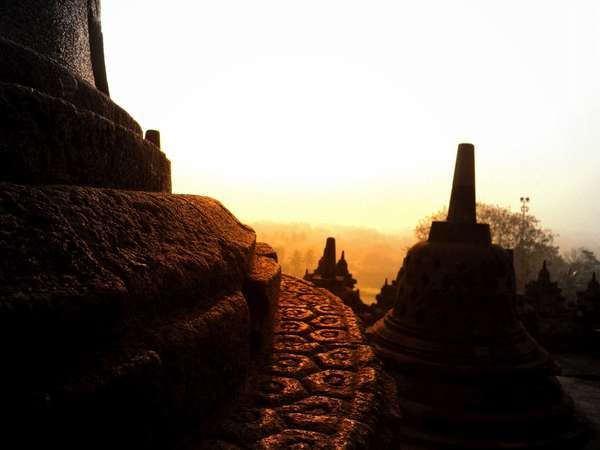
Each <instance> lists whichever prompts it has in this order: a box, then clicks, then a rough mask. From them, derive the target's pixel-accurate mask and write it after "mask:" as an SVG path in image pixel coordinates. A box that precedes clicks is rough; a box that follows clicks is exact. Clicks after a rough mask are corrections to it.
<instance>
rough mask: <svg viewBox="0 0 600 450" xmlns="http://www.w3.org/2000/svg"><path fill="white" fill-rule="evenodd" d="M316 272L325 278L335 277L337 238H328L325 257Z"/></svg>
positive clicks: (324, 251)
mask: <svg viewBox="0 0 600 450" xmlns="http://www.w3.org/2000/svg"><path fill="white" fill-rule="evenodd" d="M316 272H317V273H319V274H320V275H322V276H323V277H327V278H330V277H335V273H336V263H335V238H333V237H329V238H327V241H326V243H325V250H323V256H322V257H321V259H320V260H319V267H318V268H317V270H316Z"/></svg>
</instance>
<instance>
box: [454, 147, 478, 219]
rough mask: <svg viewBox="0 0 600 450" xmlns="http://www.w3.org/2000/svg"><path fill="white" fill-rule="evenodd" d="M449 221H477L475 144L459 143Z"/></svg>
mask: <svg viewBox="0 0 600 450" xmlns="http://www.w3.org/2000/svg"><path fill="white" fill-rule="evenodd" d="M447 221H448V222H459V223H476V222H477V216H476V213H475V147H474V146H473V144H459V145H458V153H457V155H456V165H455V167H454V181H453V183H452V195H451V196H450V207H449V208H448V218H447Z"/></svg>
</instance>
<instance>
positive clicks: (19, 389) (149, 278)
mask: <svg viewBox="0 0 600 450" xmlns="http://www.w3.org/2000/svg"><path fill="white" fill-rule="evenodd" d="M254 245H255V234H254V232H253V231H252V230H251V229H249V228H247V227H245V226H244V225H242V224H240V223H239V222H238V221H237V220H236V219H235V217H234V216H233V215H231V213H229V211H227V210H226V209H225V208H224V207H223V206H221V204H220V203H218V202H217V201H215V200H212V199H209V198H206V197H198V196H189V195H169V194H156V193H154V194H153V193H143V192H126V191H114V190H107V189H91V188H80V187H67V186H55V187H30V186H20V185H11V184H6V183H0V254H1V255H2V258H0V352H2V355H3V365H2V367H3V369H2V371H1V372H0V396H1V397H2V398H3V402H2V404H1V405H0V415H1V416H2V417H7V416H8V417H12V419H11V420H12V421H13V422H14V423H15V427H13V428H14V430H15V433H17V434H18V433H19V427H18V425H19V423H22V424H25V425H26V426H25V428H27V429H28V430H30V429H42V430H43V429H46V428H47V429H48V430H49V433H50V432H51V434H50V435H47V434H43V433H42V434H39V435H34V434H30V435H28V436H27V439H32V440H33V441H35V439H37V438H38V437H39V438H40V439H42V438H43V439H45V440H47V441H52V442H55V443H61V444H64V446H63V448H72V447H74V446H75V444H80V446H79V448H81V447H85V448H97V445H96V444H98V445H99V443H104V444H108V443H109V441H110V439H113V440H114V438H115V437H116V436H118V435H119V434H120V433H125V435H127V436H129V438H131V439H133V441H131V442H130V441H127V443H128V445H134V444H135V445H134V447H135V448H152V446H155V445H156V443H157V442H160V439H162V438H164V437H165V434H166V433H168V432H169V430H170V427H171V426H173V427H175V424H176V423H177V424H184V423H186V420H188V419H189V418H190V417H193V420H194V421H195V422H196V423H198V422H202V421H203V420H205V419H207V418H209V417H213V416H214V417H216V416H218V414H219V413H220V412H221V410H224V409H226V408H227V407H229V406H230V404H231V400H232V398H234V397H235V396H236V395H237V393H238V392H239V391H240V389H242V388H243V386H244V384H245V380H246V373H247V370H248V365H249V362H250V313H249V310H248V305H247V303H246V301H245V298H244V297H243V296H242V294H241V290H242V288H243V286H244V282H245V281H246V279H247V274H248V272H249V271H250V267H251V264H252V261H253V259H254ZM224 324H226V325H224ZM19 419H22V420H19ZM119 424H120V425H119ZM124 424H130V425H131V426H129V425H124ZM157 424H160V426H157ZM71 426H73V427H74V428H75V430H71V428H70V427H71ZM40 427H41V428H40ZM20 430H21V431H23V429H20ZM77 430H80V431H77ZM61 433H62V434H61ZM84 435H87V436H88V439H90V440H93V441H94V443H93V444H90V443H89V442H87V441H81V439H82V437H83V436H84ZM135 436H139V439H140V440H139V442H137V441H135V439H136V438H135ZM4 438H5V436H3V437H0V445H2V443H1V439H4ZM6 439H8V437H6ZM134 441H135V442H134Z"/></svg>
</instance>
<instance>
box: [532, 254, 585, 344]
mask: <svg viewBox="0 0 600 450" xmlns="http://www.w3.org/2000/svg"><path fill="white" fill-rule="evenodd" d="M525 302H526V304H527V305H528V306H529V307H530V309H531V310H533V313H534V321H533V323H529V324H528V326H529V332H530V333H531V334H532V335H533V337H534V338H536V339H537V340H538V341H539V342H540V343H541V344H542V345H544V346H545V347H546V348H548V349H550V350H552V351H554V350H565V349H567V348H569V347H570V346H572V345H574V344H575V342H576V340H577V337H578V336H577V335H578V331H579V330H577V328H576V314H577V311H576V309H575V308H572V307H570V306H569V304H568V302H567V300H566V299H565V297H564V296H563V295H562V290H561V288H560V287H558V283H556V282H554V281H552V279H551V277H550V271H549V270H548V265H547V263H546V261H544V263H543V265H542V268H541V269H540V272H539V274H538V278H537V279H536V280H533V281H530V282H529V283H527V284H526V285H525Z"/></svg>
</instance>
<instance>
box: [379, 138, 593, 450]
mask: <svg viewBox="0 0 600 450" xmlns="http://www.w3.org/2000/svg"><path fill="white" fill-rule="evenodd" d="M369 334H370V337H371V342H372V344H373V345H374V347H375V349H376V352H377V353H378V354H379V356H380V357H381V358H382V359H383V360H384V362H385V363H386V366H387V367H388V368H389V369H390V371H391V373H392V374H393V376H394V378H395V381H396V386H397V396H398V405H399V408H400V409H401V412H402V420H401V421H399V423H398V424H397V425H396V427H395V428H396V429H395V434H396V438H397V440H398V444H397V445H398V448H409V449H436V450H440V449H479V450H482V449H505V448H511V449H530V448H531V449H533V448H535V449H557V450H558V449H572V448H579V447H578V446H579V445H581V444H582V443H583V442H584V441H585V432H584V430H585V427H583V426H582V425H581V422H580V421H579V420H578V418H577V417H576V415H575V414H574V410H573V404H572V401H571V400H570V398H569V397H568V396H567V395H566V394H565V393H564V391H563V390H562V388H561V386H560V384H559V382H558V381H557V379H556V378H555V377H554V376H553V370H554V364H553V361H552V359H551V358H550V356H549V354H548V353H547V352H546V351H545V350H544V349H543V348H542V347H540V346H539V345H538V344H537V342H536V341H535V340H534V339H532V338H531V336H530V335H529V334H528V333H527V331H526V330H525V328H524V327H523V325H522V324H521V322H520V321H519V320H518V318H517V314H516V311H515V276H514V268H513V262H512V254H511V252H509V251H507V250H505V249H503V248H501V247H499V246H497V245H493V244H492V242H491V238H490V229H489V226H488V225H487V224H480V223H477V220H476V213H475V164H474V147H473V145H471V144H460V145H459V148H458V155H457V161H456V168H455V173H454V183H453V187H452V195H451V199H450V207H449V212H448V218H447V220H446V221H444V222H433V223H432V226H431V230H430V234H429V239H428V241H426V242H421V243H418V244H416V245H415V246H414V247H412V248H411V249H410V250H409V252H408V254H407V256H406V258H405V260H404V264H403V267H402V269H401V271H400V274H399V277H398V294H397V297H396V302H395V305H394V308H393V309H392V310H391V311H390V312H389V313H388V314H387V315H386V316H385V317H384V318H383V319H381V320H380V321H379V322H377V323H376V324H375V325H374V326H373V327H372V328H371V329H370V330H369Z"/></svg>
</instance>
